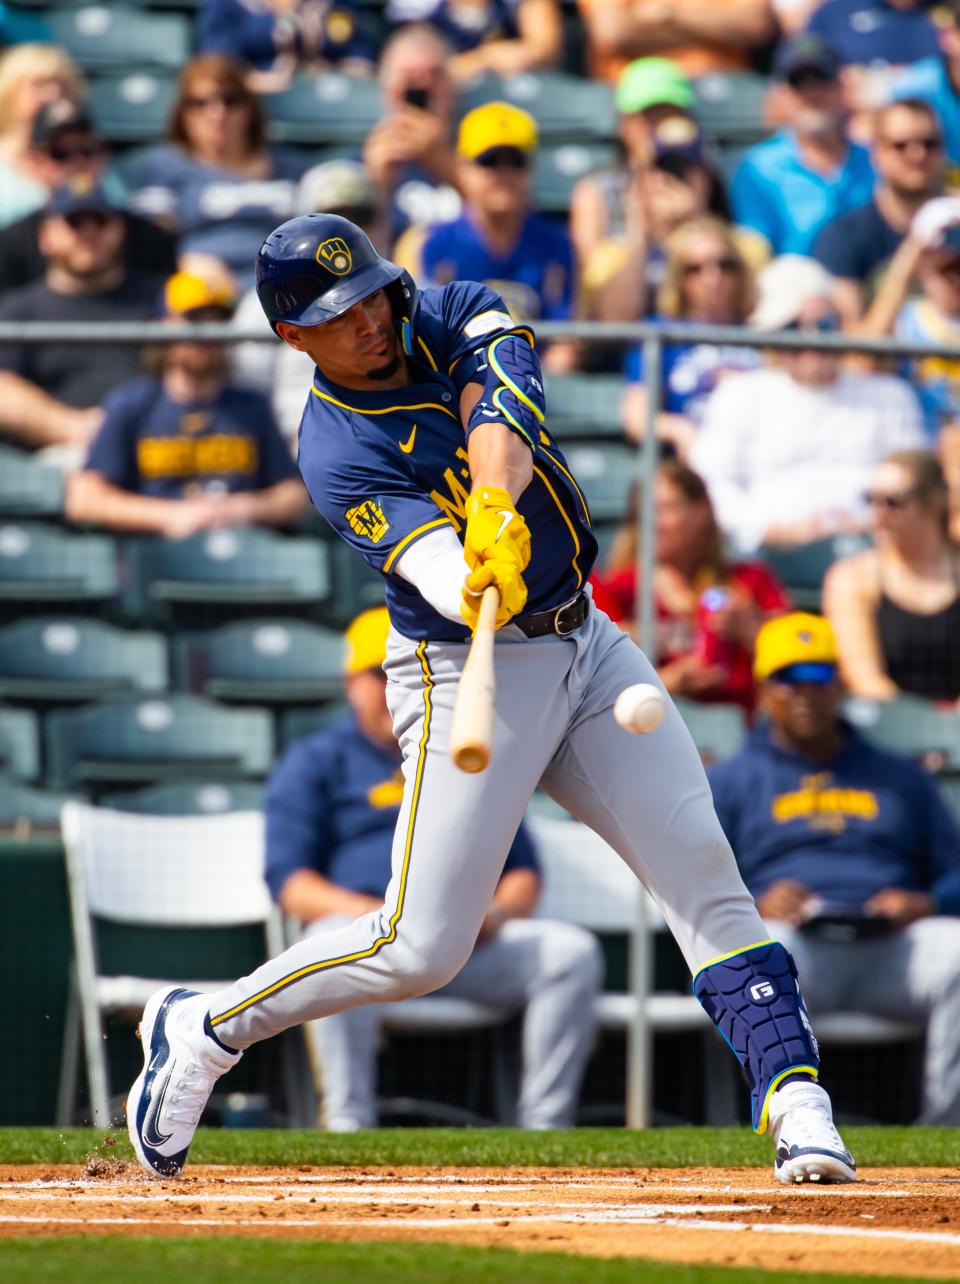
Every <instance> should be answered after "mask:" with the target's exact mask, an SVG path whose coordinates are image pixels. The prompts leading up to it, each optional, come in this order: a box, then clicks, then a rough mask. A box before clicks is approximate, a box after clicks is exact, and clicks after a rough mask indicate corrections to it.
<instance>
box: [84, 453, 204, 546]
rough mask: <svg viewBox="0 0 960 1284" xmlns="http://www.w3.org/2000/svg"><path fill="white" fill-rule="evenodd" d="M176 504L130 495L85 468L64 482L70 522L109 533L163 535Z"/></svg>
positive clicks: (165, 500) (176, 501)
mask: <svg viewBox="0 0 960 1284" xmlns="http://www.w3.org/2000/svg"><path fill="white" fill-rule="evenodd" d="M179 503H180V501H179V500H176V499H157V498H155V497H154V496H152V495H133V494H131V493H130V492H129V491H126V490H121V488H120V487H119V486H114V485H113V484H112V482H108V481H106V480H105V479H104V478H103V477H101V476H100V474H99V473H95V472H92V471H90V470H88V469H85V470H83V471H82V472H79V473H74V474H73V476H72V477H70V478H69V480H68V482H67V494H66V514H67V517H68V518H69V520H70V521H71V522H79V523H86V524H89V525H91V526H106V527H109V528H110V529H111V530H117V531H142V532H145V533H147V534H151V535H162V534H164V533H165V532H166V529H167V525H168V523H169V521H170V518H171V516H172V515H173V513H174V510H175V508H176V506H177V505H178V504H179Z"/></svg>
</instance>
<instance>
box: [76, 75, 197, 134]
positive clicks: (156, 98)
mask: <svg viewBox="0 0 960 1284" xmlns="http://www.w3.org/2000/svg"><path fill="white" fill-rule="evenodd" d="M176 92H177V82H176V78H175V77H174V76H173V75H172V74H171V73H165V72H160V71H156V70H154V71H146V70H144V71H131V72H128V73H127V74H125V75H118V76H102V77H99V78H98V79H96V80H94V81H92V83H91V85H90V111H91V113H92V115H93V119H94V123H95V124H96V126H97V129H98V130H99V132H100V133H101V134H102V135H103V137H104V138H106V139H109V141H110V142H112V143H156V142H158V141H159V139H160V138H162V137H163V134H164V131H165V129H166V126H167V118H168V117H169V115H170V110H171V108H172V107H173V102H174V99H175V97H176Z"/></svg>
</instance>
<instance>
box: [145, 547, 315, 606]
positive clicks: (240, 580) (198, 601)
mask: <svg viewBox="0 0 960 1284" xmlns="http://www.w3.org/2000/svg"><path fill="white" fill-rule="evenodd" d="M327 560H328V559H327V548H326V545H325V544H323V543H322V542H321V541H320V540H316V539H305V538H303V537H300V538H297V539H289V538H285V537H284V536H282V535H275V534H273V533H272V532H270V531H258V530H249V529H248V530H217V531H210V532H209V533H206V534H202V535H194V536H191V537H190V538H189V539H182V540H161V539H150V540H137V541H134V542H132V543H131V544H130V545H129V547H128V550H127V559H126V572H127V586H126V592H125V595H124V606H125V608H126V609H127V610H128V611H130V612H131V613H133V614H134V615H136V616H148V615H153V616H159V617H165V616H166V615H168V614H169V611H170V608H171V607H172V606H176V605H178V604H179V605H193V606H202V607H204V608H217V607H221V608H223V607H229V608H230V609H231V610H233V611H234V612H235V611H236V610H237V609H239V608H243V607H250V608H256V607H261V608H262V607H266V606H274V607H296V606H311V607H313V606H317V605H318V604H319V603H321V602H323V601H324V600H325V599H326V598H327V596H328V594H329V590H330V580H329V573H328V567H327Z"/></svg>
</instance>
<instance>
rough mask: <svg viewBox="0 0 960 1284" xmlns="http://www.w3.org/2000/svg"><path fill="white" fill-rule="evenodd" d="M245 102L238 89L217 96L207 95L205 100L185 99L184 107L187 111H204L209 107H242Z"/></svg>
mask: <svg viewBox="0 0 960 1284" xmlns="http://www.w3.org/2000/svg"><path fill="white" fill-rule="evenodd" d="M246 102H247V95H246V94H242V93H241V92H240V91H239V89H225V90H224V91H223V92H222V93H219V94H209V95H208V96H207V97H206V98H200V97H196V98H185V99H184V103H183V105H184V107H186V109H187V111H206V110H207V109H208V108H209V107H243V106H244V105H245V104H246Z"/></svg>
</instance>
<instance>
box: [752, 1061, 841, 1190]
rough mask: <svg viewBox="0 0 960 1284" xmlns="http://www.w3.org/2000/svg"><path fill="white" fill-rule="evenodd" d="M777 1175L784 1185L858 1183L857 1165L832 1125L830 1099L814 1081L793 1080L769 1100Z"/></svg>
mask: <svg viewBox="0 0 960 1284" xmlns="http://www.w3.org/2000/svg"><path fill="white" fill-rule="evenodd" d="M770 1131H771V1133H772V1134H773V1139H774V1141H775V1142H776V1144H777V1158H776V1163H775V1165H774V1171H775V1172H776V1175H777V1181H782V1182H783V1183H784V1184H785V1185H792V1184H794V1183H799V1182H805V1181H814V1182H821V1183H824V1184H825V1183H827V1182H847V1181H856V1180H857V1164H856V1160H855V1159H854V1157H853V1155H851V1154H850V1151H849V1150H847V1148H846V1146H845V1145H844V1144H843V1140H842V1139H841V1137H840V1134H839V1133H838V1132H837V1129H836V1126H835V1124H834V1122H833V1111H832V1110H831V1108H830V1098H829V1097H828V1096H827V1094H826V1093H825V1092H824V1090H823V1089H822V1088H821V1087H820V1085H819V1084H818V1083H814V1082H813V1080H812V1079H810V1080H808V1081H801V1080H799V1079H794V1080H791V1082H790V1083H785V1084H784V1085H783V1087H782V1088H780V1089H778V1090H777V1091H776V1092H775V1093H774V1094H773V1096H772V1097H771V1099H770Z"/></svg>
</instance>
